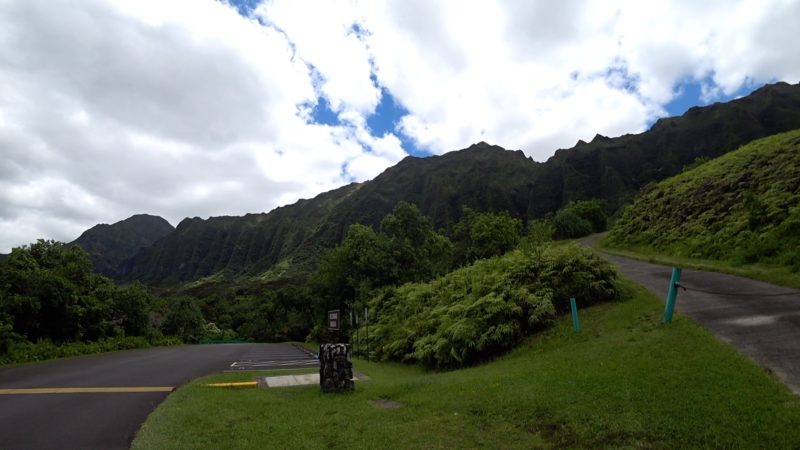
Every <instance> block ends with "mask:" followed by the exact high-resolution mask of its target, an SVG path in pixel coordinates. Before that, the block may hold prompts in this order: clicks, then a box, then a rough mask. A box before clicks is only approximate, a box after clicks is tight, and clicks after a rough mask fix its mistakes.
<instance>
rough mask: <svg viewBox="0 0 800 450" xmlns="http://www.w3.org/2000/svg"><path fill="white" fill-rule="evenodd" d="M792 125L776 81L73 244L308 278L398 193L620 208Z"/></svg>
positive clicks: (156, 260) (123, 268)
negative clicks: (548, 152)
mask: <svg viewBox="0 0 800 450" xmlns="http://www.w3.org/2000/svg"><path fill="white" fill-rule="evenodd" d="M796 128H800V84H795V85H790V84H787V83H776V84H770V85H766V86H764V87H762V88H760V89H758V90H756V91H754V92H753V93H752V94H750V95H748V96H746V97H742V98H740V99H737V100H733V101H730V102H727V103H716V104H713V105H710V106H705V107H695V108H691V109H689V110H688V111H687V112H686V113H685V114H683V115H682V116H680V117H672V118H665V119H660V120H658V121H657V122H656V123H655V124H654V125H653V126H652V127H651V128H650V129H649V130H648V131H646V132H643V133H640V134H627V135H624V136H620V137H616V138H609V137H605V136H600V135H597V136H595V137H594V139H592V140H591V141H590V142H583V141H579V142H578V143H577V144H576V145H575V146H574V147H572V148H570V149H561V150H557V151H556V152H555V154H554V155H553V156H552V157H551V158H549V159H548V160H547V161H546V162H536V161H533V160H532V159H530V158H528V157H526V156H525V155H524V154H523V153H522V152H521V151H509V150H505V149H503V148H502V147H498V146H494V145H490V144H487V143H485V142H480V143H477V144H474V145H472V146H470V147H468V148H465V149H462V150H458V151H453V152H450V153H446V154H444V155H441V156H431V157H427V158H417V157H413V156H409V157H406V158H405V159H403V160H402V161H400V162H399V163H398V164H397V165H395V166H393V167H390V168H388V169H386V170H385V171H384V172H383V173H381V174H380V175H378V176H377V177H376V178H374V179H372V180H370V181H366V182H363V183H353V184H350V185H347V186H344V187H341V188H339V189H335V190H333V191H329V192H326V193H323V194H320V195H318V196H316V197H314V198H313V199H309V200H300V201H298V202H297V203H295V204H292V205H288V206H283V207H279V208H276V209H274V210H272V211H270V212H269V213H259V214H247V215H245V216H241V217H228V216H224V217H211V218H209V219H200V218H187V219H184V220H183V221H181V222H180V223H179V224H178V226H177V227H176V228H175V229H174V230H167V229H166V227H163V226H161V227H159V228H158V230H159V231H158V232H155V233H152V234H147V233H139V234H140V235H142V236H144V235H145V234H146V235H147V236H148V237H149V238H151V240H150V243H149V244H148V239H143V240H136V239H127V238H118V237H117V238H112V236H113V235H114V234H113V233H112V232H111V231H110V230H111V229H113V227H115V226H116V225H117V224H115V225H112V226H110V227H111V228H109V229H105V228H103V229H100V230H95V231H96V232H94V233H90V235H91V236H95V237H94V238H92V239H89V238H84V236H82V237H81V238H79V239H78V240H76V241H75V243H76V244H78V245H81V246H82V247H84V248H86V249H87V250H88V251H89V253H90V254H91V255H92V259H93V261H95V265H96V267H97V268H98V270H101V271H104V273H108V274H112V275H113V276H114V277H115V278H117V279H118V280H120V281H131V280H139V281H143V282H146V283H152V284H170V283H177V282H186V281H189V280H195V279H198V278H202V277H208V276H211V275H224V276H231V277H233V276H250V275H258V274H263V273H265V272H269V271H270V270H273V271H274V269H275V268H276V267H280V268H281V273H282V274H283V275H282V276H302V275H303V274H307V273H308V272H309V271H310V270H312V269H313V268H314V267H315V265H316V263H317V261H318V260H319V256H320V255H321V254H322V253H323V252H324V250H325V249H327V248H330V247H332V246H334V245H336V244H337V243H338V242H340V241H341V239H342V237H343V236H344V233H345V232H346V230H347V227H348V226H349V225H350V224H353V223H363V224H367V225H376V224H378V223H379V221H380V219H381V218H382V217H383V216H384V215H386V214H387V213H388V212H390V211H391V209H392V208H393V207H394V206H395V204H396V203H397V202H399V201H407V202H411V203H414V204H416V205H417V206H418V207H419V208H420V210H421V211H422V212H423V213H424V214H426V215H427V216H429V217H431V219H432V220H433V223H434V225H435V226H436V227H437V228H439V229H442V230H443V231H444V232H445V233H447V232H448V231H449V230H450V227H451V226H452V225H453V224H454V223H455V222H457V221H458V219H459V218H460V215H461V212H462V208H463V207H465V206H466V207H469V208H472V209H474V210H478V211H508V212H510V213H511V214H512V215H513V216H515V217H518V218H520V219H522V220H523V221H528V220H531V219H534V218H538V217H542V216H544V215H546V214H548V213H552V212H554V211H556V210H558V209H559V208H561V207H563V206H564V205H566V204H567V203H569V202H570V201H572V200H583V199H591V198H602V199H604V200H605V201H606V204H607V207H608V211H609V213H614V212H615V211H617V210H619V208H620V207H621V206H622V205H624V204H626V203H628V202H630V201H631V199H632V198H633V197H634V195H635V194H636V193H637V192H638V191H639V190H640V189H641V188H642V187H643V186H645V185H647V184H648V183H651V182H655V181H659V180H662V179H665V178H667V177H670V176H673V175H675V174H677V173H679V172H680V171H681V170H682V169H683V168H684V166H686V165H689V164H691V163H693V162H694V161H695V160H697V159H698V158H702V159H712V158H715V157H718V156H720V155H722V154H725V153H727V152H730V151H732V150H735V149H737V148H738V147H740V146H741V145H743V144H746V143H748V142H750V141H752V140H754V139H757V138H761V137H764V136H769V135H773V134H776V133H779V132H783V131H787V130H792V129H796ZM134 217H136V216H134ZM151 217H152V216H151ZM128 220H130V219H128ZM162 220H163V219H162ZM123 222H126V221H123ZM123 222H121V223H123ZM162 225H163V224H162ZM167 225H168V224H167ZM149 226H150V225H145V228H147V227H149ZM105 227H109V226H105ZM95 228H97V227H95ZM93 230H94V228H93ZM104 230H105V231H108V232H109V234H108V236H109V238H108V239H106V240H104V239H101V238H98V237H97V235H98V233H99V232H100V231H104ZM89 231H91V230H89ZM89 231H87V233H89ZM114 233H116V231H115V232H114ZM120 233H122V235H125V234H126V233H127V231H125V232H123V231H120ZM161 233H163V234H161ZM99 234H102V233H99ZM116 242H120V243H125V248H124V249H122V248H121V246H119V247H120V248H118V245H117V243H116ZM134 242H138V243H139V244H134ZM128 244H131V245H128ZM136 245H140V246H139V247H138V249H137V250H136V251H135V252H133V253H132V251H133V247H135V246H136Z"/></svg>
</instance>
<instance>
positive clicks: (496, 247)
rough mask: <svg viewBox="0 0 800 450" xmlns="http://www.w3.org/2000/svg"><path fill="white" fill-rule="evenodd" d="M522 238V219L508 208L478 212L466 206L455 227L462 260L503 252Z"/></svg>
mask: <svg viewBox="0 0 800 450" xmlns="http://www.w3.org/2000/svg"><path fill="white" fill-rule="evenodd" d="M521 238H522V221H521V220H519V219H516V218H514V217H512V216H511V214H509V213H508V212H506V211H504V212H500V213H479V212H477V211H474V210H472V209H470V208H464V212H463V215H462V216H461V220H459V221H458V223H457V224H456V225H455V226H454V227H453V240H454V241H455V243H456V244H455V245H456V254H457V256H456V257H457V260H458V262H460V263H462V264H463V263H473V262H475V261H477V260H479V259H486V258H491V257H492V256H497V255H502V254H504V253H506V252H508V251H510V250H512V249H514V248H515V247H516V246H517V244H519V241H520V239H521Z"/></svg>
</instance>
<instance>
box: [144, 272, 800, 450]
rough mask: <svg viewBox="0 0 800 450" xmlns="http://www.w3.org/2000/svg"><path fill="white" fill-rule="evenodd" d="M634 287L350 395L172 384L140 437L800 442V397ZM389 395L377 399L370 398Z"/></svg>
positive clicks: (594, 444)
mask: <svg viewBox="0 0 800 450" xmlns="http://www.w3.org/2000/svg"><path fill="white" fill-rule="evenodd" d="M627 289H630V290H633V291H632V292H633V295H632V298H631V299H629V300H626V301H623V302H612V303H605V304H601V305H596V306H592V307H590V308H586V309H582V310H581V324H582V328H583V329H582V332H581V334H579V335H575V334H574V333H573V332H572V328H571V325H570V321H569V320H570V319H569V317H562V318H561V319H558V321H557V322H556V324H555V326H554V327H552V328H550V329H549V330H548V331H546V332H544V333H542V334H539V335H536V336H533V337H530V338H528V339H527V340H525V341H524V343H523V344H522V345H521V346H519V347H518V348H516V349H515V350H514V351H512V352H511V353H510V354H508V355H506V356H504V357H502V358H500V359H498V360H496V361H495V362H493V363H491V364H485V365H481V366H476V367H472V368H469V369H462V370H456V371H450V372H443V373H437V372H426V371H424V370H423V369H421V368H420V367H419V366H406V365H401V364H397V363H380V364H378V363H374V362H373V363H367V362H365V361H364V360H361V359H356V360H355V362H354V364H355V369H356V370H357V371H360V372H362V373H365V374H367V375H369V376H370V377H371V379H370V380H368V381H359V382H357V383H356V390H355V392H353V393H352V394H341V395H325V394H322V393H321V392H320V389H319V386H302V387H292V388H273V389H251V390H220V389H214V388H208V387H205V386H203V384H204V383H208V382H221V381H242V380H249V379H252V378H254V377H256V376H259V375H261V376H263V375H264V374H263V373H261V374H256V373H229V374H220V375H215V376H212V377H208V378H205V379H201V380H197V381H195V382H192V383H190V384H189V385H187V386H185V387H183V388H181V389H179V390H178V391H176V392H175V393H173V394H172V395H170V396H169V397H168V398H167V400H166V401H165V402H164V403H162V404H161V405H160V406H159V407H158V408H157V409H156V411H155V412H154V413H153V414H151V415H150V417H149V418H148V419H147V421H146V422H145V424H144V425H143V427H142V429H141V430H140V431H139V433H138V435H137V437H136V439H135V441H134V442H133V448H134V449H184V448H196V449H202V448H209V449H212V448H213V449H217V448H237V449H247V448H253V449H256V448H310V449H313V448H347V449H361V448H392V449H405V448H413V449H418V448H432V449H433V448H503V449H511V448H653V449H672V448H798V447H800V428H798V427H797V424H798V423H800V400H798V398H797V397H795V396H794V395H792V394H791V393H790V392H789V390H788V389H786V388H785V387H784V386H783V385H781V384H780V383H779V382H777V381H776V380H775V379H774V378H772V377H770V376H769V375H767V374H766V373H765V372H764V371H763V370H762V369H760V368H758V367H757V366H755V365H754V364H753V363H751V362H750V361H748V360H746V359H745V358H744V357H743V356H741V355H740V354H738V353H737V352H735V351H734V350H733V349H732V348H730V347H728V346H726V345H724V344H722V343H720V342H719V341H717V340H716V339H715V338H713V337H712V336H711V335H710V334H708V333H707V332H705V331H704V330H702V329H700V328H699V327H697V326H696V325H694V324H693V323H691V322H690V321H689V320H687V319H685V318H684V317H682V316H678V317H676V320H675V321H673V323H672V324H671V325H669V326H663V325H660V324H659V318H660V313H661V308H662V306H661V303H660V302H659V301H658V299H656V298H655V297H653V296H652V295H651V294H649V293H647V292H646V291H644V290H643V289H639V288H633V287H628V288H627ZM379 399H384V400H391V401H394V402H397V403H398V404H399V405H400V407H399V408H396V409H384V408H380V407H377V406H375V405H374V404H373V403H371V402H374V401H376V400H379Z"/></svg>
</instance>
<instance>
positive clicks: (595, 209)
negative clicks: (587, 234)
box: [567, 198, 608, 233]
mask: <svg viewBox="0 0 800 450" xmlns="http://www.w3.org/2000/svg"><path fill="white" fill-rule="evenodd" d="M567 208H568V209H571V210H572V211H574V212H575V214H577V215H578V216H580V217H581V218H583V219H585V220H587V221H589V223H590V224H591V225H592V232H593V233H600V232H603V231H605V230H606V228H607V227H608V214H607V213H606V202H605V200H601V199H596V198H595V199H592V200H578V201H573V202H570V203H569V204H568V205H567Z"/></svg>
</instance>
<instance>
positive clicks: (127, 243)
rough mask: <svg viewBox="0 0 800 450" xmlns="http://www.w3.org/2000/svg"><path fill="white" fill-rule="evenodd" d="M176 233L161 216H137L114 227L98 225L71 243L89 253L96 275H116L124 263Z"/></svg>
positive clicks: (115, 224) (113, 225)
mask: <svg viewBox="0 0 800 450" xmlns="http://www.w3.org/2000/svg"><path fill="white" fill-rule="evenodd" d="M174 230H175V228H174V227H173V226H172V225H170V224H169V222H167V221H166V220H164V219H163V218H161V217H158V216H151V215H148V214H137V215H135V216H131V217H129V218H127V219H125V220H122V221H119V222H117V223H114V224H112V225H107V224H100V225H95V226H93V227H92V228H90V229H88V230H86V231H84V232H83V234H81V235H80V237H78V239H75V240H74V241H72V242H71V244H74V245H78V246H80V247H81V248H83V249H84V250H86V251H87V252H88V253H89V256H90V257H91V259H92V265H93V266H94V270H95V272H97V273H100V274H103V275H107V276H113V275H114V274H116V271H117V268H118V267H119V265H120V263H122V261H124V260H126V259H128V258H130V257H132V256H133V255H135V254H136V253H137V252H138V251H139V250H141V249H142V248H144V247H149V246H150V245H152V244H153V243H154V242H156V241H157V240H159V239H161V238H162V237H164V236H166V235H168V234H170V233H172V232H173V231H174Z"/></svg>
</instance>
